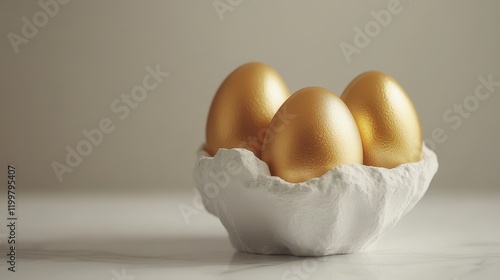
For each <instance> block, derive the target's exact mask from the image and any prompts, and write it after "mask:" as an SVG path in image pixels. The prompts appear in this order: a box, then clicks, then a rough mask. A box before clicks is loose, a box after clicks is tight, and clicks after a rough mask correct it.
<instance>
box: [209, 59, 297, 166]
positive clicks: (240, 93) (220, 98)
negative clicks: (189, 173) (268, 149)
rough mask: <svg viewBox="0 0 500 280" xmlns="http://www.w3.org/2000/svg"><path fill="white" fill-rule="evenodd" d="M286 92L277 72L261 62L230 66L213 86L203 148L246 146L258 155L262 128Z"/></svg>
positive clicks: (288, 93) (210, 151)
mask: <svg viewBox="0 0 500 280" xmlns="http://www.w3.org/2000/svg"><path fill="white" fill-rule="evenodd" d="M289 96H290V91H289V90H288V87H287V86H286V84H285V82H284V81H283V79H282V78H281V76H280V75H279V74H278V73H277V72H276V71H275V70H274V69H273V68H271V67H270V66H268V65H265V64H263V63H258V62H252V63H247V64H244V65H242V66H240V67H239V68H237V69H236V70H234V71H233V72H232V73H231V74H230V75H229V76H228V77H227V78H226V79H225V80H224V82H222V84H221V86H220V87H219V89H218V90H217V93H216V94H215V97H214V99H213V101H212V105H211V107H210V111H209V114H208V119H207V126H206V142H205V150H206V151H207V152H208V153H209V154H210V155H212V156H213V155H215V153H217V150H218V149H219V148H227V149H230V148H246V149H248V150H250V151H252V152H253V153H254V154H255V155H256V156H257V157H260V152H261V149H262V141H263V139H264V137H265V133H266V129H267V127H268V126H269V123H270V122H271V119H272V118H273V116H274V114H275V113H276V111H277V110H278V109H279V107H280V106H281V105H282V104H283V102H284V101H285V100H286V99H287V98H288V97H289Z"/></svg>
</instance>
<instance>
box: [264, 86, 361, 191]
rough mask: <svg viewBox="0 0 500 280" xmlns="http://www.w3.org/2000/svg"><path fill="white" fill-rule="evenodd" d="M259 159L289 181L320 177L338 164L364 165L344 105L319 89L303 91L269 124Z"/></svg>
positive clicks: (338, 99) (311, 88)
mask: <svg viewBox="0 0 500 280" xmlns="http://www.w3.org/2000/svg"><path fill="white" fill-rule="evenodd" d="M262 160H263V161H265V162H266V163H267V164H268V166H269V169H270V171H271V174H272V175H274V176H278V177H281V178H282V179H284V180H285V181H288V182H293V183H296V182H304V181H307V180H309V179H311V178H315V177H320V176H322V175H323V174H325V173H326V172H327V171H328V170H330V169H332V168H334V167H335V166H337V165H341V164H352V163H359V164H362V163H363V148H362V145H361V138H360V135H359V131H358V128H357V127H356V123H355V121H354V118H353V116H352V114H351V112H349V109H348V108H347V106H346V105H345V104H344V102H342V100H340V98H338V97H337V96H336V95H335V94H334V93H332V92H330V91H329V90H327V89H324V88H321V87H307V88H303V89H301V90H299V91H297V92H295V93H294V94H292V96H291V97H289V98H288V99H287V101H285V103H283V105H282V106H281V107H280V109H279V110H278V112H277V113H276V115H275V116H274V118H273V119H272V121H271V124H270V125H269V128H268V131H267V134H266V138H265V140H264V146H263V147H262Z"/></svg>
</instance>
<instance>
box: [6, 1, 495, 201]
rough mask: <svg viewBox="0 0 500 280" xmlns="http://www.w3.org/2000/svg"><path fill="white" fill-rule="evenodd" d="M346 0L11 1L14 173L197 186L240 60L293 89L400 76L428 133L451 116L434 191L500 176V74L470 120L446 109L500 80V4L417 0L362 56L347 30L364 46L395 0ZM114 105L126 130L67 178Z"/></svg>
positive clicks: (120, 186)
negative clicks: (375, 74) (213, 125)
mask: <svg viewBox="0 0 500 280" xmlns="http://www.w3.org/2000/svg"><path fill="white" fill-rule="evenodd" d="M42 2H43V3H45V2H47V1H46V0H45V1H44V0H42ZM49 2H50V1H49ZM339 2H340V1H290V0H287V1H285V0H282V1H245V0H243V1H237V0H232V1H229V0H220V1H215V4H218V5H219V6H218V7H219V8H220V9H224V8H226V9H227V10H226V11H225V12H223V13H221V14H218V13H217V11H216V9H215V7H214V3H213V1H98V0H92V1H71V2H69V3H67V4H58V9H59V10H58V11H56V10H55V9H54V7H55V6H54V5H53V6H51V8H52V11H53V12H52V15H53V17H50V16H48V17H47V22H44V16H43V15H42V14H41V12H40V11H43V10H42V8H41V6H40V5H39V4H38V3H37V2H35V1H2V2H0V34H1V35H2V38H3V39H1V40H0V49H1V52H0V62H1V63H0V92H1V101H0V114H1V115H0V129H1V130H0V162H1V165H2V167H1V168H0V170H6V168H5V166H6V164H9V163H13V164H15V165H16V166H17V168H18V176H19V185H20V186H21V188H22V189H23V190H24V191H42V192H46V191H48V190H52V191H79V190H124V191H125V190H127V191H133V190H137V191H141V192H148V191H152V190H186V191H191V189H192V188H193V186H194V184H193V182H192V179H191V170H192V168H193V165H194V160H195V151H196V149H197V148H198V147H199V145H200V144H201V143H202V142H203V141H204V126H205V120H206V116H207V112H208V108H209V105H210V102H211V99H212V97H213V94H214V92H215V90H216V89H217V87H218V85H219V84H220V82H221V81H222V80H223V79H224V77H225V76H226V75H227V74H228V73H229V72H230V71H232V70H233V69H234V68H235V67H237V66H238V65H240V64H242V63H244V62H247V61H254V60H257V61H263V62H266V63H268V64H270V65H272V66H274V67H275V68H276V69H277V70H278V71H279V72H280V73H281V74H282V76H283V77H284V79H285V80H286V82H287V83H288V85H289V87H290V89H291V90H292V91H295V90H298V89H299V88H301V87H304V86H308V85H319V86H323V87H327V88H329V89H331V90H333V91H334V92H336V93H337V94H340V93H341V92H342V90H343V89H344V87H345V86H346V85H347V83H348V82H349V81H350V80H351V79H352V78H354V77H355V76H356V75H357V74H359V73H361V72H363V71H365V70H369V69H379V70H383V71H385V72H387V73H389V74H391V75H393V76H394V77H395V78H396V79H397V80H398V81H400V83H401V84H402V85H403V86H404V87H405V88H406V89H407V91H408V93H409V95H410V96H411V98H412V99H413V100H414V103H415V106H416V107H417V110H418V112H419V114H420V118H421V121H422V126H423V132H424V135H425V137H426V138H431V137H432V134H433V131H434V130H435V129H436V128H438V129H439V128H441V129H443V131H442V132H444V133H445V134H446V136H447V138H446V140H445V141H444V143H439V144H437V146H436V151H437V153H438V156H439V160H440V164H441V168H440V171H439V172H438V174H437V176H436V178H435V181H434V184H433V185H432V189H433V192H439V191H452V190H455V189H458V188H463V189H465V188H474V189H486V188H498V187H499V186H500V179H499V178H500V176H499V175H498V171H499V167H500V149H499V143H500V133H499V121H500V111H499V106H500V87H496V88H495V87H493V88H492V89H493V90H495V91H494V92H493V93H492V94H491V95H490V97H489V98H487V99H486V100H482V101H481V100H480V101H479V102H478V108H474V110H472V112H470V115H467V117H465V115H464V116H463V117H459V118H460V119H461V120H462V121H463V122H462V123H461V125H460V127H458V128H457V129H453V128H452V125H453V124H456V122H458V120H457V119H456V118H457V117H456V116H458V115H457V114H456V113H452V114H451V115H449V116H455V120H454V121H452V122H450V121H448V122H447V121H446V120H445V119H443V114H444V113H445V112H446V111H447V110H448V109H452V110H453V106H454V104H455V103H456V104H459V103H463V101H464V100H467V102H469V103H468V106H469V108H473V107H471V106H472V105H475V104H474V100H473V99H474V98H473V97H472V96H473V95H474V91H475V89H476V87H477V86H478V85H479V84H480V82H479V80H478V76H483V77H486V78H487V77H488V75H490V74H492V75H493V76H492V79H493V80H494V81H500V64H499V61H500V60H499V59H500V54H499V53H500V52H499V50H500V32H499V26H500V25H499V24H500V2H499V1H494V0H491V1H486V0H485V1H451V0H450V1H430V0H428V1H409V0H402V1H401V2H400V5H399V6H398V8H397V9H396V10H397V11H399V12H397V14H395V13H393V14H392V16H391V20H390V22H388V24H386V25H387V26H385V27H382V28H381V30H380V31H379V32H378V33H377V32H375V31H377V30H375V29H373V30H374V32H375V33H377V34H376V35H374V36H373V38H371V41H370V42H369V44H367V46H362V47H363V48H360V49H359V51H358V52H359V53H356V54H353V55H352V56H351V57H350V58H351V61H350V63H349V62H348V61H347V59H346V57H345V56H344V54H343V53H342V50H341V47H340V45H341V44H342V42H345V43H348V44H351V45H354V38H355V34H356V33H355V28H356V27H360V28H361V29H364V28H365V25H366V24H371V23H370V21H372V20H373V19H374V18H373V16H372V14H371V13H370V11H372V10H373V11H376V12H378V11H380V10H381V9H387V7H388V5H390V6H391V5H394V3H393V2H392V1H385V0H379V1H366V0H363V1H342V3H339ZM221 3H222V4H221ZM223 5H226V6H223ZM391 7H393V6H391ZM34 15H36V16H37V18H36V19H35V20H37V22H38V24H39V25H41V27H39V28H37V29H38V30H37V32H36V34H35V32H33V30H28V31H31V33H27V34H28V35H29V36H32V38H26V37H24V41H23V42H25V43H20V44H19V46H18V52H17V53H16V51H15V48H16V47H13V44H12V43H11V39H9V36H10V38H13V37H12V36H14V35H12V34H11V35H9V33H10V32H13V33H15V34H17V35H18V36H23V33H22V32H23V30H22V29H23V25H25V23H24V22H23V17H26V18H27V19H28V20H29V21H30V22H31V23H33V16H34ZM44 23H45V24H44ZM379 26H380V25H379ZM373 28H375V27H373ZM373 30H372V31H373ZM16 38H17V40H16V42H19V37H16ZM26 42H27V43H26ZM358 46H360V45H359V44H358ZM156 65H159V67H160V69H161V70H162V71H165V72H169V73H170V75H169V76H168V77H166V78H164V80H163V82H161V83H159V84H158V87H157V88H156V89H154V90H152V91H150V92H149V93H148V94H147V95H146V96H145V97H144V100H143V101H142V102H140V103H138V106H137V108H135V109H131V110H130V114H129V115H128V116H127V117H126V118H124V119H123V120H121V119H120V118H119V117H120V116H122V117H123V115H122V114H123V111H121V113H115V112H113V110H112V109H111V105H112V104H113V102H118V103H116V104H115V105H117V104H118V105H120V106H121V105H123V104H124V103H121V101H114V100H115V99H117V98H120V97H121V95H122V94H127V95H130V93H131V90H132V88H134V87H135V86H138V85H141V84H142V82H143V78H144V77H145V76H146V75H147V74H148V71H147V70H146V67H147V66H151V67H152V68H155V67H156ZM115 109H116V107H115ZM103 118H109V119H110V121H111V122H112V125H113V127H114V130H113V131H112V132H111V133H109V134H105V135H104V137H103V141H102V143H101V144H100V145H99V146H95V147H93V149H92V151H91V153H90V154H89V155H88V156H87V157H84V158H83V160H82V162H81V163H80V164H79V165H78V166H77V167H75V168H73V169H74V170H73V172H71V173H66V174H64V175H63V181H62V182H59V180H58V179H57V176H56V175H55V173H54V171H53V168H52V166H51V164H52V163H53V162H54V161H57V162H60V163H64V161H65V156H66V154H67V151H66V150H65V147H66V146H68V145H69V146H70V147H72V148H73V149H75V147H76V146H77V145H78V143H79V142H80V141H82V140H84V139H85V136H83V135H82V133H81V131H82V130H84V129H86V130H91V129H94V128H97V127H99V122H100V121H101V120H102V119H103ZM440 139H441V138H440ZM4 173H6V172H3V171H2V172H0V176H1V177H0V179H1V180H2V181H4V178H5V174H4Z"/></svg>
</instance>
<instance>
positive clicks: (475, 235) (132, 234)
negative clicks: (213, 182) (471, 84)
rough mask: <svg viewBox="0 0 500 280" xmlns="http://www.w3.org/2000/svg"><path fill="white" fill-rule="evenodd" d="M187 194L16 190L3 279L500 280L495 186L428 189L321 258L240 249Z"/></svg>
mask: <svg viewBox="0 0 500 280" xmlns="http://www.w3.org/2000/svg"><path fill="white" fill-rule="evenodd" d="M193 196H194V195H193V193H186V194H137V195H128V196H127V195H117V194H109V193H93V194H71V193H70V192H69V191H67V190H64V191H61V192H60V193H57V194H46V195H29V194H22V193H21V194H19V196H18V209H17V211H18V213H17V216H18V218H19V220H18V229H17V239H18V240H17V241H18V246H19V251H18V252H17V253H18V259H17V267H16V268H17V272H16V273H12V272H9V271H7V263H6V261H5V253H6V248H5V237H6V227H5V225H3V226H2V230H1V231H0V232H1V233H2V254H1V257H2V260H1V263H0V279H2V280H4V279H6V280H10V279H23V280H29V279H37V280H40V279H51V280H57V279H65V280H67V279H71V280H79V279H82V280H90V279H103V280H133V279H135V280H147V279H162V280H165V279H440V280H445V279H460V280H461V279H500V219H499V216H500V192H496V193H494V192H492V193H487V194H480V193H478V192H474V190H472V191H470V192H469V193H459V192H457V193H453V194H447V195H445V194H440V195H427V196H425V197H424V198H423V199H422V201H421V202H420V203H419V204H418V205H417V206H416V207H415V208H414V210H413V211H412V212H410V213H409V214H408V215H407V216H406V217H404V219H403V220H402V221H401V222H400V223H399V224H398V225H397V226H396V227H395V228H393V229H392V230H391V231H389V232H388V233H387V234H386V235H385V236H384V237H383V238H382V239H381V240H380V241H379V242H378V243H377V244H376V245H374V246H372V247H371V248H370V249H369V250H368V251H366V252H363V253H357V254H351V255H337V256H328V257H321V258H298V257H293V256H265V255H254V254H246V253H240V252H237V251H235V250H234V249H233V248H232V247H231V245H230V243H229V241H228V238H227V234H226V232H225V229H224V228H223V226H222V225H221V224H220V222H219V220H218V219H217V218H215V217H214V216H212V215H210V214H208V213H207V212H205V211H204V210H201V211H200V212H199V213H198V214H195V215H192V216H190V218H189V223H186V220H185V219H184V218H183V216H182V215H181V212H180V210H179V206H180V205H189V206H194V207H197V204H196V203H195V204H194V205H193ZM2 200H5V199H3V197H2ZM2 203H4V202H2ZM182 203H184V204H182ZM4 208H6V207H4V204H2V209H4ZM194 209H196V208H194ZM2 212H6V211H2ZM0 217H2V223H5V214H4V213H2V216H0Z"/></svg>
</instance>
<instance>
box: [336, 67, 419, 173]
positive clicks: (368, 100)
mask: <svg viewBox="0 0 500 280" xmlns="http://www.w3.org/2000/svg"><path fill="white" fill-rule="evenodd" d="M341 99H342V100H343V101H344V102H345V104H346V105H347V107H349V109H350V110H351V113H352V115H353V116H354V119H355V120H356V123H357V125H358V128H359V132H360V134H361V140H362V142H363V153H364V154H363V158H364V164H365V165H371V166H378V167H386V168H393V167H396V166H398V165H400V164H403V163H407V162H415V161H419V160H420V156H421V152H422V131H421V128H420V121H419V119H418V115H417V111H416V110H415V107H414V106H413V103H412V102H411V100H410V98H409V97H408V95H407V94H406V92H405V91H404V89H403V88H402V87H401V86H400V85H399V83H398V82H397V81H396V80H395V79H393V78H392V77H390V76H388V75H386V74H384V73H382V72H377V71H370V72H365V73H363V74H361V75H359V76H357V77H356V78H355V79H354V80H353V81H352V82H351V83H350V84H349V85H348V86H347V88H346V89H345V90H344V93H343V94H342V96H341Z"/></svg>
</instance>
